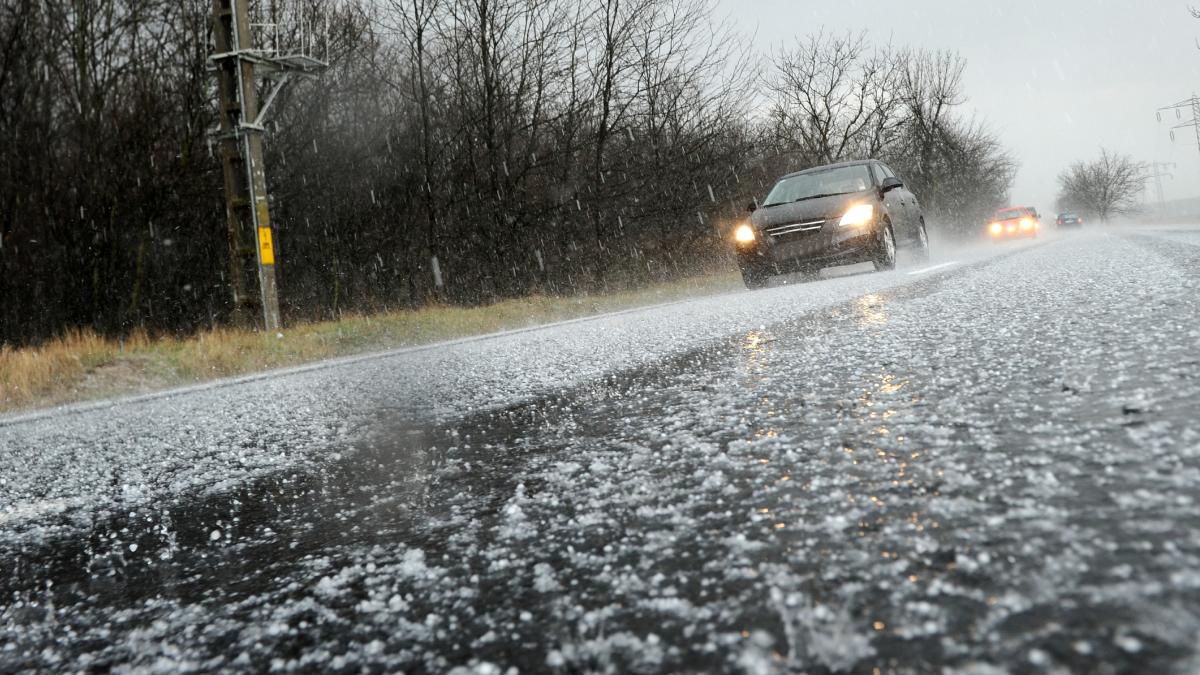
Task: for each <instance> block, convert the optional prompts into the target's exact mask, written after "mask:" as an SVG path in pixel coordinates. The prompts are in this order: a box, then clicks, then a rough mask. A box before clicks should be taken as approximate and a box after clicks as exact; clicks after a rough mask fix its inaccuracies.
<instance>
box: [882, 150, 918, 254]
mask: <svg viewBox="0 0 1200 675" xmlns="http://www.w3.org/2000/svg"><path fill="white" fill-rule="evenodd" d="M883 170H884V171H885V172H886V173H889V174H891V175H893V176H896V177H897V178H900V176H899V175H898V174H896V172H894V171H892V169H891V168H890V167H888V166H887V165H886V164H885V165H883ZM900 181H901V182H904V179H903V178H900ZM896 192H899V193H901V194H900V197H901V200H902V201H903V202H904V210H905V220H906V225H907V228H908V238H909V239H910V240H912V241H916V240H917V239H918V238H919V236H920V228H921V203H920V202H919V201H917V195H916V194H914V193H913V191H912V190H909V189H908V183H904V187H902V188H900V189H899V190H896Z"/></svg>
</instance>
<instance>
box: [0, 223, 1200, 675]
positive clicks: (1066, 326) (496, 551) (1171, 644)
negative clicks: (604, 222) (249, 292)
mask: <svg viewBox="0 0 1200 675" xmlns="http://www.w3.org/2000/svg"><path fill="white" fill-rule="evenodd" d="M1197 500H1200V230H1198V229H1190V228H1176V229H1172V228H1158V229H1139V230H1113V231H1108V232H1085V233H1081V234H1078V235H1073V236H1063V237H1048V238H1047V239H1045V240H1043V241H1040V242H1037V243H1036V244H1032V245H1001V246H988V247H974V248H968V249H963V250H956V251H948V252H944V253H942V254H940V255H937V256H935V258H934V259H933V260H932V261H930V262H929V263H927V264H925V265H923V266H911V265H910V266H907V267H902V268H901V269H899V270H897V271H894V272H889V273H883V274H861V275H850V276H840V277H837V278H827V279H824V280H821V281H818V282H815V283H811V284H802V285H789V286H782V287H778V288H772V289H768V290H765V291H760V292H754V293H748V292H739V293H732V294H727V295H721V296H715V297H709V298H701V299H696V300H690V301H687V302H682V303H674V304H669V305H664V306H660V307H656V308H650V309H646V310H638V311H635V312H628V313H623V314H619V315H611V316H606V317H600V318H596V319H592V320H587V321H579V322H570V323H567V324H562V325H557V326H553V327H548V328H544V329H539V330H531V331H524V332H514V333H511V334H506V335H501V336H495V337H491V338H488V339H483V340H467V341H462V342H459V343H456V344H450V345H442V346H439V347H436V348H432V349H417V350H407V351H399V352H393V353H390V354H384V355H376V356H372V357H369V358H363V359H349V360H345V361H341V362H336V363H331V364H322V365H321V366H318V367H313V368H302V369H295V370H293V371H289V372H284V373H276V374H272V375H271V376H268V377H260V378H246V379H244V380H241V381H236V382H224V383H220V384H218V385H214V386H206V387H200V388H196V389H194V390H188V391H179V392H173V393H170V394H168V395H165V396H152V397H145V398H141V399H135V400H127V401H119V402H109V403H104V404H99V405H91V406H80V407H76V408H73V409H68V410H63V411H54V412H50V413H39V414H34V415H26V416H23V417H14V418H9V419H7V420H6V419H2V418H0V572H2V574H0V671H17V670H28V669H41V670H55V671H62V670H107V669H118V670H130V671H147V672H154V671H162V672H178V671H181V670H191V669H196V670H206V671H211V670H254V671H266V670H279V671H288V670H309V671H311V670H322V671H345V672H359V671H363V670H368V671H390V672H395V671H405V672H445V671H451V670H454V669H456V668H461V669H462V670H461V672H479V673H505V672H518V671H519V672H581V671H599V672H605V671H617V672H678V671H725V672H740V671H744V672H752V673H768V672H796V671H802V672H826V671H832V672H843V671H848V672H863V673H871V672H873V671H875V669H878V671H879V672H929V671H934V670H946V671H951V672H964V673H1001V672H1060V671H1063V670H1066V671H1075V672H1097V673H1104V672H1114V673H1116V672H1157V673H1170V672H1177V673H1194V672H1200V655H1198V653H1197V645H1200V504H1198V503H1197ZM513 668H515V669H516V670H512V669H513Z"/></svg>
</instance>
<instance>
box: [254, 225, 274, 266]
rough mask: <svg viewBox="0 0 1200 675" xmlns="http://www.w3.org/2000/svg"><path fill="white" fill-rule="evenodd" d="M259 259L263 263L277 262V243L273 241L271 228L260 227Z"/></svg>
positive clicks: (271, 263) (272, 263)
mask: <svg viewBox="0 0 1200 675" xmlns="http://www.w3.org/2000/svg"><path fill="white" fill-rule="evenodd" d="M258 259H259V262H260V263H262V264H263V265H274V264H275V245H274V243H273V242H272V241H271V228H269V227H260V228H258Z"/></svg>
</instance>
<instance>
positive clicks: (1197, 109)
mask: <svg viewBox="0 0 1200 675" xmlns="http://www.w3.org/2000/svg"><path fill="white" fill-rule="evenodd" d="M1184 110H1190V111H1191V112H1192V118H1191V119H1190V120H1184V119H1183V111H1184ZM1169 111H1174V112H1175V120H1176V121H1178V122H1179V124H1176V125H1175V126H1173V127H1171V140H1175V130H1176V129H1184V128H1187V127H1192V128H1194V129H1195V130H1196V147H1197V148H1198V149H1200V97H1197V96H1196V95H1195V94H1192V97H1191V98H1188V99H1184V100H1182V101H1180V102H1179V103H1174V104H1172V105H1167V106H1163V107H1161V108H1159V109H1158V112H1157V117H1158V121H1159V122H1162V121H1163V113H1165V112H1169Z"/></svg>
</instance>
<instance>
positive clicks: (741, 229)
mask: <svg viewBox="0 0 1200 675" xmlns="http://www.w3.org/2000/svg"><path fill="white" fill-rule="evenodd" d="M733 238H734V239H736V240H737V242H738V243H739V244H749V243H752V242H753V241H754V239H755V237H754V228H753V227H750V226H749V225H739V226H738V229H737V230H736V231H735V232H734V233H733Z"/></svg>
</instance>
